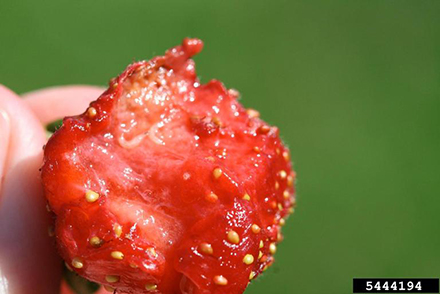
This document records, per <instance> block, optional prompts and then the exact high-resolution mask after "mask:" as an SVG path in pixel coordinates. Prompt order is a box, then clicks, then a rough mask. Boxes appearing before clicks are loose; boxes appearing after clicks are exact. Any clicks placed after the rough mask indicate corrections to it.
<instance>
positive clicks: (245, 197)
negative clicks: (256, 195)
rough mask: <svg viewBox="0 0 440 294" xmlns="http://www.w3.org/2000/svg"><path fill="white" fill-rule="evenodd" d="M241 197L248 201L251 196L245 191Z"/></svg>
mask: <svg viewBox="0 0 440 294" xmlns="http://www.w3.org/2000/svg"><path fill="white" fill-rule="evenodd" d="M243 199H244V200H247V201H249V200H251V196H249V194H248V193H246V194H244V196H243Z"/></svg>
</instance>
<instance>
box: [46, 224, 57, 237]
mask: <svg viewBox="0 0 440 294" xmlns="http://www.w3.org/2000/svg"><path fill="white" fill-rule="evenodd" d="M47 234H48V235H49V237H53V236H55V228H54V227H53V226H49V227H48V228H47Z"/></svg>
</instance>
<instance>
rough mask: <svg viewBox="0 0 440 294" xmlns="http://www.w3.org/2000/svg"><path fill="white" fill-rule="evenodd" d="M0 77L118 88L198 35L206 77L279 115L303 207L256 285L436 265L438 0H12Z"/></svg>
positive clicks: (34, 84) (298, 284)
mask: <svg viewBox="0 0 440 294" xmlns="http://www.w3.org/2000/svg"><path fill="white" fill-rule="evenodd" d="M0 13H1V17H0V36H1V39H0V40H1V46H0V83H3V84H5V85H6V86H8V87H10V88H12V89H13V90H15V91H17V92H19V93H23V92H26V91H30V90H33V89H38V88H42V87H48V86H52V85H63V84H98V85H103V84H106V83H107V81H108V80H109V79H110V78H112V77H113V76H116V75H117V74H118V73H120V72H121V71H122V70H123V69H124V67H125V66H126V65H127V64H128V63H130V62H131V61H133V60H139V59H148V58H150V57H152V56H153V55H155V54H161V53H163V52H164V50H165V49H166V48H169V47H171V46H173V45H176V44H179V43H180V42H181V40H182V38H184V37H186V36H191V37H199V38H202V39H203V40H204V41H205V49H204V51H203V52H202V53H201V54H200V56H198V57H196V61H197V62H198V64H197V67H198V73H199V75H200V77H201V79H202V81H203V82H207V81H208V80H209V79H211V78H218V79H220V80H222V81H224V82H225V84H226V85H227V86H228V87H233V88H236V89H239V90H240V92H241V93H242V100H241V101H242V103H243V104H245V105H246V106H247V107H253V108H256V109H258V110H260V112H261V113H262V117H263V119H265V120H267V121H269V122H270V123H272V124H275V125H277V126H279V127H280V129H281V134H282V136H283V138H284V140H285V141H286V142H287V143H288V144H289V146H290V147H291V150H292V157H293V159H294V161H295V168H296V170H297V171H298V175H299V182H298V194H299V196H298V199H299V201H298V202H299V206H298V209H297V211H296V213H295V215H294V216H293V217H292V219H290V220H289V221H288V224H287V226H286V228H285V235H286V238H285V241H284V242H283V243H282V244H281V245H280V248H279V249H280V250H279V253H278V254H277V262H276V263H275V265H274V266H273V267H272V268H271V269H270V270H268V271H267V273H266V274H265V275H264V276H263V277H262V278H260V279H258V280H256V281H255V282H254V283H252V285H251V286H250V288H249V289H248V290H247V291H246V293H248V294H252V293H253V294H257V293H272V294H277V293H279V294H286V293H289V294H290V293H307V294H314V293H316V294H322V293H351V279H352V278H353V277H364V276H365V277H368V276H372V277H388V276H390V277H411V276H414V277H423V276H425V277H432V276H438V275H439V273H440V250H439V248H440V235H439V234H438V230H439V229H438V228H439V224H440V213H439V209H440V195H439V190H438V185H439V183H440V178H439V174H440V172H439V167H440V156H439V150H440V148H439V147H440V144H439V143H440V132H439V126H440V115H439V110H440V38H439V36H440V17H439V15H440V1H438V0H433V1H425V0H418V1H415V0H413V1H407V0H380V1H379V0H369V1H364V0H362V1H335V0H334V1H312V0H303V1H293V0H273V1H258V0H252V1H251V0H222V1H218V0H212V1H206V0H205V1H202V0H195V1H180V0H172V1H171V0H162V1H159V0H124V1H116V0H93V1H86V0H77V1H72V0H56V1H55V0H45V1H31V0H22V1H1V2H0Z"/></svg>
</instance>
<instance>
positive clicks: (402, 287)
mask: <svg viewBox="0 0 440 294" xmlns="http://www.w3.org/2000/svg"><path fill="white" fill-rule="evenodd" d="M412 289H416V290H418V291H422V283H421V282H417V283H416V284H414V282H412V281H408V282H403V281H400V282H393V283H388V282H387V281H385V282H383V283H381V282H380V281H378V282H376V283H375V284H374V285H373V282H372V281H367V287H366V290H367V291H372V290H376V291H381V290H385V291H398V290H399V291H411V290H412Z"/></svg>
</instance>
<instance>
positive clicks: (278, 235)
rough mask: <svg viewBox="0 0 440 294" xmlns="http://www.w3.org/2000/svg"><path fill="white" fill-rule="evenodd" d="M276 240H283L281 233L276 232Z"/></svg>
mask: <svg viewBox="0 0 440 294" xmlns="http://www.w3.org/2000/svg"><path fill="white" fill-rule="evenodd" d="M277 240H278V242H281V241H283V234H281V233H278V234H277Z"/></svg>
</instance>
